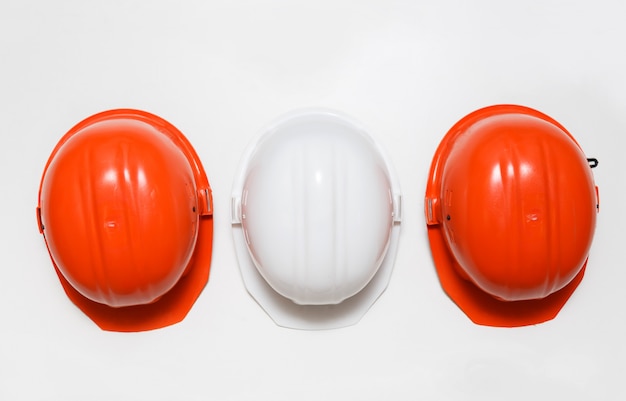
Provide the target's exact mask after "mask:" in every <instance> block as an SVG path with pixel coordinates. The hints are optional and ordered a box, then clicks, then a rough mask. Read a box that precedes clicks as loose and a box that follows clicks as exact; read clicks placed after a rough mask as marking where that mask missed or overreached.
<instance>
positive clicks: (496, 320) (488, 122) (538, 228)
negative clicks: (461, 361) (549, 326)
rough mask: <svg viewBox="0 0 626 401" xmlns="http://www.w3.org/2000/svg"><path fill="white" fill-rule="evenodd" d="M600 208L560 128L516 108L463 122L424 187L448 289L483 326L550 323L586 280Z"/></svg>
mask: <svg viewBox="0 0 626 401" xmlns="http://www.w3.org/2000/svg"><path fill="white" fill-rule="evenodd" d="M598 207H599V205H598V196H597V190H596V187H595V184H594V180H593V175H592V172H591V168H590V166H589V163H588V161H587V159H586V157H585V155H584V154H583V152H582V150H581V149H580V147H579V145H578V144H577V143H576V141H575V140H574V138H573V137H572V136H571V135H570V134H569V133H568V132H567V131H566V130H565V128H564V127H562V126H561V125H560V124H558V123H557V122H556V121H554V120H553V119H551V118H550V117H548V116H546V115H544V114H542V113H540V112H538V111H536V110H532V109H529V108H526V107H522V106H513V105H500V106H492V107H488V108H485V109H481V110H478V111H476V112H474V113H472V114H470V115H468V116H466V117H465V118H463V119H462V120H461V121H459V122H458V123H457V124H456V125H455V126H454V127H453V128H452V129H451V130H450V131H449V132H448V134H447V135H446V137H445V138H444V139H443V141H442V142H441V144H440V146H439V148H438V149H437V152H436V154H435V157H434V160H433V164H432V166H431V172H430V178H429V183H428V188H427V190H426V204H425V214H426V220H427V224H428V231H429V238H430V241H431V249H432V252H433V258H434V260H435V264H436V267H437V271H438V273H439V277H440V280H441V283H442V286H443V288H444V290H445V291H446V292H447V293H448V295H449V296H450V297H451V298H452V299H453V300H454V301H455V302H456V303H457V304H458V305H459V306H460V307H461V309H463V310H464V311H465V312H466V313H467V314H468V316H469V317H470V318H471V319H472V320H474V321H475V322H477V323H481V324H486V325H494V326H518V325H526V324H535V323H539V322H542V321H545V320H549V319H551V318H553V317H554V316H556V314H557V313H558V311H559V310H560V309H561V307H562V306H563V304H564V303H565V301H567V298H569V296H570V294H571V293H572V292H573V291H574V289H575V288H576V286H577V285H578V283H579V282H580V280H581V279H582V275H583V272H584V268H585V265H586V262H587V255H588V253H589V249H590V247H591V243H592V239H593V234H594V230H595V223H596V214H597V210H598Z"/></svg>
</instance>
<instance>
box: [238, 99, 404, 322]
mask: <svg viewBox="0 0 626 401" xmlns="http://www.w3.org/2000/svg"><path fill="white" fill-rule="evenodd" d="M400 203H401V195H400V187H399V184H398V180H397V177H396V176H395V174H394V172H393V169H392V167H391V164H390V163H389V160H388V159H387V158H386V157H385V155H384V154H383V153H382V151H381V149H380V147H379V146H378V145H377V144H376V142H375V141H374V140H373V139H372V138H371V137H370V136H369V135H368V134H367V133H366V132H365V130H363V129H362V128H361V127H359V125H358V124H357V123H355V122H354V121H352V120H351V119H350V118H348V117H346V116H344V115H341V114H339V113H337V112H334V111H329V110H301V111H296V112H292V113H289V114H287V115H285V116H283V117H281V118H279V119H278V120H277V121H275V122H274V123H273V124H271V125H270V126H269V127H267V128H266V129H265V130H263V132H262V133H261V135H260V137H259V138H258V139H257V140H256V141H254V142H253V143H252V144H251V145H250V147H249V148H248V151H247V152H246V154H245V156H244V158H243V162H242V163H241V166H240V168H239V172H238V174H237V176H236V179H235V182H234V186H233V193H232V223H233V230H234V239H235V246H236V250H237V253H238V258H239V265H240V269H241V274H242V276H243V280H244V283H245V285H246V288H247V289H248V291H249V292H250V294H251V295H252V296H253V297H254V298H255V299H256V301H257V302H258V303H259V304H260V305H261V306H262V307H263V308H264V309H265V311H266V312H267V313H268V314H269V315H270V316H271V317H272V319H274V321H275V322H276V323H277V324H278V325H281V326H286V327H292V328H303V329H315V328H334V327H342V326H346V325H350V324H354V323H356V322H357V321H358V320H359V319H360V318H361V317H362V316H363V314H365V312H366V311H367V309H369V307H370V306H371V305H372V304H373V303H374V302H375V300H376V299H377V298H378V296H379V295H380V294H381V293H382V292H383V291H384V289H385V288H386V286H387V283H388V281H389V277H390V274H391V270H392V267H393V261H394V258H395V251H396V247H397V241H398V236H399V230H400V224H399V223H400Z"/></svg>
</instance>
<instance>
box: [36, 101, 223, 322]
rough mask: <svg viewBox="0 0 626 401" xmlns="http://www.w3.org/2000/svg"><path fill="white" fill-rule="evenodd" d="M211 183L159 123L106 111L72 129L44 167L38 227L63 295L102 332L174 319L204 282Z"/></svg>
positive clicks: (190, 152)
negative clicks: (63, 292)
mask: <svg viewBox="0 0 626 401" xmlns="http://www.w3.org/2000/svg"><path fill="white" fill-rule="evenodd" d="M211 215H212V199H211V189H210V186H209V182H208V180H207V177H206V174H205V172H204V170H203V168H202V165H201V163H200V160H199V159H198V156H197V155H196V153H195V151H194V149H193V148H192V146H191V145H190V143H189V142H188V141H187V139H186V138H185V137H184V136H183V134H182V133H181V132H180V131H178V130H177V129H176V128H175V127H174V126H172V125H171V124H169V123H168V122H167V121H165V120H163V119H161V118H159V117H157V116H155V115H152V114H149V113H146V112H143V111H138V110H128V109H121V110H111V111H106V112H103V113H99V114H96V115H94V116H91V117H89V118H87V119H85V120H84V121H82V122H80V123H79V124H77V125H76V126H75V127H74V128H72V129H71V130H70V131H69V132H68V133H67V134H66V135H65V136H64V137H63V138H62V139H61V140H60V142H59V143H58V145H57V146H56V148H55V149H54V151H53V152H52V154H51V155H50V158H49V159H48V163H47V164H46V167H45V170H44V173H43V177H42V179H41V186H40V189H39V204H38V207H37V217H38V222H39V228H40V231H41V232H42V233H43V234H44V239H45V242H46V246H47V248H48V252H49V253H50V257H51V259H52V262H53V264H54V267H55V269H56V272H57V274H58V276H59V279H60V281H61V284H62V285H63V288H64V289H65V292H66V293H67V295H68V296H69V298H70V299H71V300H72V301H73V302H74V303H75V304H76V305H77V306H78V307H79V308H80V309H82V310H83V311H84V312H85V313H86V314H87V315H88V316H89V317H90V318H91V319H92V320H94V321H95V322H96V323H97V324H98V325H99V326H100V327H102V328H103V329H105V330H113V331H140V330H150V329H155V328H159V327H163V326H167V325H170V324H173V323H177V322H179V321H180V320H182V319H183V318H184V317H185V315H186V314H187V312H188V311H189V310H190V308H191V306H192V305H193V303H194V302H195V300H196V299H197V297H198V295H199V294H200V292H201V291H202V289H203V288H204V286H205V285H206V283H207V280H208V275H209V268H210V262H211V246H212V237H213V220H212V218H211Z"/></svg>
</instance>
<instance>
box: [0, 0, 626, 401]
mask: <svg viewBox="0 0 626 401" xmlns="http://www.w3.org/2000/svg"><path fill="white" fill-rule="evenodd" d="M625 19H626V2H623V1H619V0H615V1H594V2H591V1H556V0H543V1H534V0H529V1H496V0H493V1H488V0H481V1H471V2H470V1H460V0H459V1H451V0H445V1H428V2H426V1H418V0H415V1H397V0H384V1H382V0H377V1H374V0H369V1H357V0H354V1H340V0H315V1H265V2H262V1H239V0H238V1H193V2H192V1H145V2H140V1H101V2H88V1H79V0H76V1H68V0H65V1H54V2H52V1H50V2H48V1H21V0H20V1H17V0H16V1H11V0H9V1H7V0H3V1H2V2H1V3H0V129H1V143H0V163H1V168H0V183H1V185H2V197H1V201H0V202H1V204H0V205H1V206H2V208H1V216H2V220H1V224H0V400H7V401H8V400H35V399H37V400H200V399H203V400H209V399H210V400H261V399H268V400H347V399H351V400H352V399H354V400H381V399H388V400H418V399H423V400H490V399H493V400H530V399H533V400H537V399H539V400H543V399H546V400H547V399H550V400H554V399H567V400H591V399H597V400H624V399H626V389H625V386H626V385H625V384H624V383H625V379H626V368H625V366H626V345H625V341H626V312H625V310H624V309H625V307H626V292H625V291H624V282H625V279H626V266H625V265H624V248H625V241H624V240H625V236H624V227H625V226H626V212H625V206H626V189H625V187H626V186H625V184H626V182H625V180H626V179H625V177H624V176H625V175H626V163H625V160H626V155H625V148H624V145H626V140H625V139H624V138H625V136H626V46H625V44H624V40H625V39H626V23H625ZM495 103H518V104H523V105H526V106H530V107H533V108H536V109H538V110H540V111H542V112H544V113H546V114H548V115H550V116H552V117H553V118H555V119H556V120H558V121H559V122H561V123H562V124H563V125H564V126H565V127H567V128H568V130H569V131H570V132H571V133H572V134H573V135H574V136H575V137H576V139H577V140H578V141H579V143H580V144H581V146H582V147H583V149H584V151H585V153H586V154H587V156H589V157H597V158H598V159H599V160H600V165H599V166H598V168H597V169H595V170H594V174H595V179H596V183H597V185H598V186H599V187H600V197H601V206H600V214H599V219H598V224H597V229H596V235H595V239H594V244H593V246H592V249H591V254H590V259H589V265H588V268H587V273H586V275H585V278H584V280H583V282H582V283H581V285H580V287H579V288H578V289H577V291H576V292H575V293H574V295H573V296H572V298H571V299H570V300H569V302H568V303H567V304H566V305H565V307H564V309H563V310H562V311H561V313H560V314H559V315H558V316H557V318H556V319H555V320H553V321H550V322H548V323H545V324H541V325H538V326H531V327H525V328H517V329H498V328H489V327H480V326H476V325H474V324H472V323H471V322H470V321H469V319H467V318H466V316H465V315H464V314H463V313H462V312H461V311H460V310H459V309H458V308H457V307H456V306H455V305H454V304H453V303H452V301H451V300H450V299H449V298H448V297H447V296H446V295H445V293H444V292H443V291H442V290H441V287H440V285H439V282H438V279H437V275H436V273H435V270H434V266H433V263H432V259H431V256H430V250H429V246H428V240H427V236H426V227H425V223H424V217H423V213H422V205H423V194H424V190H425V184H426V177H427V173H428V167H429V165H430V161H431V157H432V155H433V153H434V151H435V149H436V146H437V144H438V143H439V140H440V139H441V138H442V137H443V135H444V134H445V133H446V131H447V130H448V128H450V127H451V126H452V125H453V124H454V123H455V122H456V121H457V120H458V119H460V118H461V117H463V116H464V115H465V114H467V113H469V112H471V111H473V110H475V109H477V108H480V107H483V106H487V105H491V104H495ZM311 106H312V107H329V108H334V109H338V110H340V111H342V112H344V113H347V114H348V115H351V116H352V117H353V118H355V119H356V120H358V121H360V122H361V123H362V124H363V125H364V126H365V127H366V128H367V129H368V130H369V132H370V133H371V134H372V135H373V136H374V137H376V138H377V140H378V141H379V142H381V143H382V145H383V146H384V147H385V148H386V150H387V152H388V153H389V155H390V157H391V159H392V161H393V163H394V165H395V168H396V170H397V171H398V174H399V177H400V182H401V185H402V191H403V195H404V209H403V222H402V233H401V238H400V245H399V250H398V255H397V259H396V264H395V269H394V272H393V275H392V278H391V282H390V285H389V287H388V288H387V291H386V292H385V293H384V294H383V295H382V296H381V298H380V299H379V300H378V302H377V303H376V304H374V306H373V307H372V309H370V311H369V312H368V313H367V314H366V315H365V317H364V318H363V319H362V320H361V321H360V322H359V323H358V324H357V325H355V326H352V327H349V328H345V329H339V330H331V331H297V330H289V329H284V328H279V327H277V326H276V325H275V324H274V323H273V322H272V320H271V319H270V318H269V317H268V316H267V315H266V314H265V313H264V312H263V310H262V309H261V308H260V307H259V306H258V305H257V304H256V303H255V302H254V300H253V299H252V298H251V297H250V296H249V295H248V293H247V292H246V290H245V288H244V286H243V284H242V281H241V277H240V274H239V270H238V266H237V260H236V257H235V252H234V248H233V242H232V236H231V226H230V215H229V199H230V190H231V185H232V179H233V177H234V174H235V169H236V167H237V164H238V162H239V158H240V156H241V154H242V152H243V151H244V149H245V147H246V145H247V144H248V142H249V141H250V140H252V138H253V137H254V136H255V134H256V132H257V131H258V130H259V129H260V128H262V127H263V126H264V125H265V124H266V123H268V122H269V121H271V120H273V119H274V118H275V117H277V116H278V115H280V114H283V113H284V112H287V111H289V110H292V109H294V108H297V107H311ZM120 107H130V108H138V109H143V110H146V111H149V112H152V113H155V114H157V115H159V116H161V117H163V118H165V119H167V120H168V121H170V122H171V123H172V124H174V125H175V126H177V127H178V128H179V129H180V130H181V131H182V132H183V133H184V134H185V135H186V136H187V138H188V139H189V140H190V141H191V143H192V144H193V145H194V147H195V148H196V150H197V152H198V153H199V155H200V157H201V159H202V161H203V164H204V167H205V169H206V171H207V174H208V176H209V180H210V182H211V185H212V187H213V194H214V198H215V199H214V202H215V217H214V221H215V236H214V251H213V262H212V271H211V277H210V280H209V283H208V285H207V286H206V288H205V289H204V292H203V293H202V294H201V296H200V298H199V300H198V301H197V302H196V304H195V305H194V307H193V309H192V310H191V312H190V313H189V315H188V316H187V318H186V319H185V320H184V321H183V322H181V323H180V324H177V325H175V326H171V327H168V328H165V329H161V330H156V331H152V332H144V333H133V334H123V333H110V332H104V331H101V330H100V329H99V328H98V327H97V326H96V325H95V324H94V323H93V322H92V321H91V320H89V319H88V318H87V317H86V316H85V315H83V314H82V312H80V310H78V309H77V308H76V307H74V305H73V304H72V303H71V302H70V301H69V300H68V299H67V297H66V296H65V294H64V292H63V290H62V288H61V285H60V284H59V282H58V279H57V277H56V276H55V273H54V270H53V268H52V265H51V263H50V260H49V257H48V254H47V252H46V249H45V246H44V241H43V238H42V237H41V235H40V234H39V232H38V230H37V225H36V219H35V206H36V203H37V190H38V186H39V180H40V178H41V173H42V171H43V168H44V165H45V163H46V160H47V158H48V155H49V154H50V152H51V151H52V149H53V148H54V146H55V144H56V142H57V141H58V140H59V139H60V137H61V136H62V135H63V134H64V133H65V132H66V131H67V130H69V128H71V127H72V126H73V125H74V124H76V123H77V122H79V121H80V120H82V119H83V118H86V117H88V116H90V115H92V114H94V113H96V112H100V111H103V110H107V109H111V108H120Z"/></svg>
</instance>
